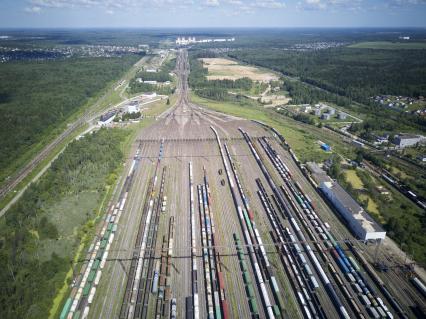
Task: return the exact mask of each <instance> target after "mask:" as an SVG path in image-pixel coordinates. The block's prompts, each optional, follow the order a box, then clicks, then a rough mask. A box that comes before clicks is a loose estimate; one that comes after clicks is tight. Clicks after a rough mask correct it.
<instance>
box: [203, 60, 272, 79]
mask: <svg viewBox="0 0 426 319" xmlns="http://www.w3.org/2000/svg"><path fill="white" fill-rule="evenodd" d="M201 60H202V61H203V65H204V66H205V67H207V69H208V70H209V75H208V76H207V79H209V80H224V79H229V80H237V79H241V78H244V77H247V78H250V79H252V80H253V81H260V82H269V81H271V80H278V76H277V75H275V74H273V73H272V72H268V71H263V70H261V69H259V68H257V67H253V66H247V65H241V64H238V62H236V61H233V60H229V59H224V58H208V59H201Z"/></svg>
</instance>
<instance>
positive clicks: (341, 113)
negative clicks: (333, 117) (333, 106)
mask: <svg viewBox="0 0 426 319" xmlns="http://www.w3.org/2000/svg"><path fill="white" fill-rule="evenodd" d="M347 116H348V115H347V114H346V113H344V112H339V114H338V115H337V117H338V118H339V120H346V118H347Z"/></svg>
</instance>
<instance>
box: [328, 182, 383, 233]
mask: <svg viewBox="0 0 426 319" xmlns="http://www.w3.org/2000/svg"><path fill="white" fill-rule="evenodd" d="M320 189H321V190H322V192H323V193H324V194H325V196H326V197H327V198H328V199H329V200H330V202H331V203H333V205H334V207H335V208H336V209H337V211H338V212H339V213H340V215H341V216H342V217H343V219H344V220H345V221H346V222H347V225H348V226H349V228H350V229H351V231H352V232H353V233H354V235H355V236H356V237H358V238H359V239H362V240H370V239H373V240H374V239H385V236H386V231H384V230H383V229H382V228H381V227H380V226H379V225H378V224H377V223H376V222H375V221H374V220H373V218H371V216H370V215H369V214H368V213H367V212H366V211H365V210H364V209H363V208H362V207H361V206H360V205H359V204H358V203H357V202H356V201H355V200H354V199H353V198H352V197H351V196H350V195H349V194H348V193H347V192H346V191H345V190H344V189H343V188H342V187H341V186H340V185H339V184H338V183H336V182H330V181H324V182H321V184H320Z"/></svg>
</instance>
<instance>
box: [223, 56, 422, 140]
mask: <svg viewBox="0 0 426 319" xmlns="http://www.w3.org/2000/svg"><path fill="white" fill-rule="evenodd" d="M228 55H229V56H230V57H232V58H235V59H239V60H241V61H244V62H246V63H251V64H255V65H259V66H262V67H268V68H271V69H273V70H275V71H278V72H281V73H282V74H284V75H288V76H293V77H296V78H298V79H300V80H301V81H297V80H290V79H288V78H286V77H283V81H284V90H286V91H287V92H289V95H290V96H291V97H292V100H293V103H296V104H297V103H317V102H318V101H328V102H332V103H335V104H337V105H340V106H344V107H349V108H350V109H353V108H354V103H353V102H359V103H361V104H358V106H360V105H362V109H360V108H359V107H358V108H357V109H353V111H355V112H360V113H364V114H367V116H368V117H369V118H370V119H371V122H376V125H377V126H387V127H389V128H391V129H392V130H393V131H398V130H399V131H413V130H417V131H423V132H426V119H425V118H422V117H419V116H415V115H411V114H409V113H405V112H402V113H401V112H396V111H393V110H389V109H386V108H383V107H381V106H378V105H376V104H375V103H373V101H372V100H371V99H370V97H372V96H374V95H377V94H395V95H406V96H419V95H426V84H425V83H426V50H369V49H350V48H339V49H328V50H319V51H307V52H295V51H283V50H276V49H267V50H257V49H251V50H244V51H243V50H236V51H232V52H230V53H229V54H228Z"/></svg>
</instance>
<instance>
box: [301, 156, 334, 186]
mask: <svg viewBox="0 0 426 319" xmlns="http://www.w3.org/2000/svg"><path fill="white" fill-rule="evenodd" d="M306 165H307V166H308V169H309V171H310V172H311V176H312V178H313V179H314V181H315V182H316V183H317V185H321V183H322V182H331V178H330V177H328V175H327V173H326V172H325V171H324V170H323V169H322V168H321V167H319V166H318V164H317V163H314V162H308V163H306Z"/></svg>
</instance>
